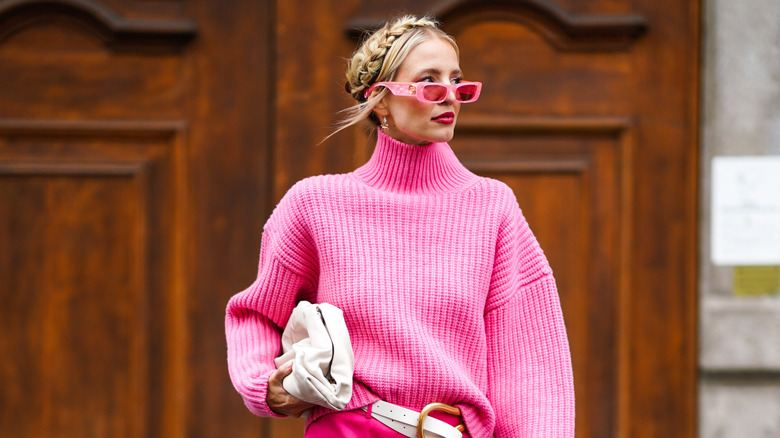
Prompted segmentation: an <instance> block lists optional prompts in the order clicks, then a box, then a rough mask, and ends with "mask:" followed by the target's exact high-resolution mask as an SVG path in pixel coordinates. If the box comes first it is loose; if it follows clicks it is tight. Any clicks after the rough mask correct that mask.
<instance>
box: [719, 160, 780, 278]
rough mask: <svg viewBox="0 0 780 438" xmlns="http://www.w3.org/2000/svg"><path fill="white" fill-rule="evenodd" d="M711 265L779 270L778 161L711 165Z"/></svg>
mask: <svg viewBox="0 0 780 438" xmlns="http://www.w3.org/2000/svg"><path fill="white" fill-rule="evenodd" d="M711 225H712V235H711V243H712V251H711V252H712V262H713V263H714V264H716V265H732V266H759V265H780V156H755V157H754V156H750V157H746V156H741V157H728V156H723V157H715V158H714V159H713V160H712V223H711Z"/></svg>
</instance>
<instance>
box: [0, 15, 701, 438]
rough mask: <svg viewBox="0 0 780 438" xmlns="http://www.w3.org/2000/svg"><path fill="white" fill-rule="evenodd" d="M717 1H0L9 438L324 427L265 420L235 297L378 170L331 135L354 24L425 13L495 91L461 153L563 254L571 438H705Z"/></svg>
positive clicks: (2, 289)
mask: <svg viewBox="0 0 780 438" xmlns="http://www.w3.org/2000/svg"><path fill="white" fill-rule="evenodd" d="M698 8H699V6H698V2H697V1H695V0H690V1H682V2H679V1H671V0H666V1H656V0H632V1H628V0H593V1H589V2H580V1H576V0H516V1H498V0H487V1H469V0H462V1H443V0H442V1H438V0H429V1H412V0H397V1H395V2H379V1H373V0H372V1H358V0H348V1H341V2H336V1H333V0H323V1H317V2H309V1H303V0H286V1H277V2H272V1H256V0H251V1H250V0H244V1H240V0H234V1H228V2H217V1H209V0H191V1H187V2H184V1H180V0H166V1H157V2H152V1H147V0H102V1H98V0H48V1H43V0H0V357H2V358H3V364H4V365H3V367H0V387H2V388H3V391H2V395H1V396H0V435H2V436H15V437H16V436H19V437H28V436H29V437H37V436H63V437H91V436H101V437H102V436H132V437H135V436H138V437H141V436H143V437H146V436H166V437H169V436H174V437H175V436H182V437H184V436H187V437H199V436H202V437H211V436H237V437H241V436H263V437H274V438H282V437H296V436H301V435H302V434H301V432H300V427H301V421H300V420H261V419H257V418H255V417H253V416H252V415H251V414H250V413H249V412H248V411H247V410H246V409H245V408H244V407H243V405H242V403H241V401H240V398H239V397H238V395H237V394H236V393H235V391H234V390H233V388H232V386H231V385H230V382H229V379H228V376H227V369H226V363H225V342H224V331H223V324H224V319H223V318H224V306H225V304H226V302H227V299H228V298H229V297H230V296H231V295H232V294H233V293H235V292H237V291H239V290H241V289H242V288H243V287H245V286H246V285H247V284H249V283H250V282H251V281H252V279H253V277H254V275H255V270H256V263H257V251H258V249H259V242H260V228H261V226H262V224H263V222H264V221H265V220H266V218H267V217H268V214H269V213H270V210H271V208H272V207H273V205H274V204H275V202H276V201H277V200H278V199H279V198H280V197H281V196H282V195H283V194H284V192H285V191H286V190H287V188H288V187H289V186H290V185H292V184H293V183H294V182H295V181H297V180H299V179H301V178H303V177H306V176H309V175H312V174H317V173H332V172H345V171H349V170H351V169H354V168H355V167H357V166H359V165H360V164H362V163H363V162H365V160H366V159H367V158H368V156H369V154H370V152H371V146H370V144H371V143H370V140H369V139H367V138H366V136H365V135H364V134H363V133H362V132H361V131H360V130H358V129H352V130H349V131H347V132H345V133H343V134H340V135H338V136H336V137H334V138H332V139H331V140H329V141H327V142H325V143H323V144H319V142H320V141H321V140H322V138H323V137H324V136H325V135H327V134H328V133H329V130H330V126H331V124H332V122H333V121H334V120H335V118H336V116H335V113H336V112H337V111H338V110H339V109H342V108H344V107H345V106H347V105H349V104H350V102H349V100H348V99H347V96H346V94H345V93H344V92H343V90H342V89H341V86H340V84H343V81H344V79H343V69H344V61H343V58H345V57H348V56H349V54H350V53H351V51H352V50H353V48H354V46H355V43H356V36H357V33H356V32H355V31H354V29H355V28H361V27H372V26H375V25H377V24H378V20H381V18H385V17H387V16H389V15H392V14H395V13H397V12H398V11H401V10H404V9H406V10H409V11H411V12H413V13H417V14H422V13H424V12H426V11H428V12H432V13H434V15H436V16H437V17H439V18H440V19H441V20H442V21H443V22H444V25H445V26H444V27H445V30H447V31H448V32H450V33H452V34H453V35H454V36H455V37H456V39H457V40H458V42H459V44H460V47H461V54H462V59H461V64H462V67H463V69H464V70H465V72H466V74H467V76H468V77H469V78H473V79H475V80H481V81H483V82H484V83H485V88H484V91H483V97H482V98H481V99H480V101H479V102H478V103H475V104H473V105H469V106H466V107H464V109H463V111H462V112H461V120H460V121H459V126H458V128H457V132H456V137H455V140H454V141H453V142H452V144H453V147H454V149H455V151H456V153H457V154H458V155H459V157H460V158H461V159H462V161H463V162H464V163H465V164H466V165H467V166H469V167H470V168H471V169H472V170H474V171H475V172H477V173H479V174H483V175H486V176H491V177H495V178H499V179H501V180H503V181H505V182H507V183H508V184H509V185H510V186H511V187H512V188H513V189H514V190H515V193H516V194H517V196H518V198H519V200H520V203H521V206H522V207H523V210H524V213H525V215H526V216H527V217H528V219H529V222H530V223H531V226H532V228H533V229H534V231H535V232H536V234H537V236H538V237H539V239H540V241H541V243H542V245H543V247H544V248H545V251H546V253H547V254H548V256H549V258H550V261H551V264H552V266H553V269H554V270H555V273H556V278H557V280H558V282H559V286H560V293H561V299H562V303H563V307H564V312H565V316H566V321H567V326H568V329H569V336H570V341H571V346H572V353H573V357H574V367H575V386H576V394H577V410H578V413H577V436H578V437H598V438H602V437H621V438H628V437H631V438H634V437H639V438H641V437H657V436H668V437H691V436H695V388H696V387H695V384H696V372H695V353H696V345H695V310H696V309H695V302H696V293H695V291H696V285H695V279H696V276H695V266H696V265H695V261H696V257H695V255H696V238H695V236H696V234H697V231H696V208H695V206H696V203H697V201H696V199H697V198H696V181H697V171H696V167H697V133H696V128H697V122H698V120H697V111H696V108H697V100H698V95H697V89H698V61H697V53H698V34H699V28H698V15H699V9H698ZM302 11H305V12H306V13H302Z"/></svg>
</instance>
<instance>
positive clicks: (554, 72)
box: [273, 0, 699, 438]
mask: <svg viewBox="0 0 780 438" xmlns="http://www.w3.org/2000/svg"><path fill="white" fill-rule="evenodd" d="M304 7H305V8H307V10H309V11H310V12H311V15H307V16H301V15H300V14H298V13H297V11H299V10H301V9H302V8H304ZM278 8H279V9H278V20H279V23H280V24H279V27H278V39H277V51H278V61H279V74H280V76H279V77H280V78H284V79H283V80H280V82H279V87H278V92H279V99H278V101H277V110H276V113H277V120H276V130H277V134H276V141H277V146H279V145H283V144H284V145H288V146H291V147H292V148H294V149H292V150H291V151H287V152H284V153H283V154H284V155H279V156H277V157H278V158H279V159H281V160H282V161H281V162H277V166H278V167H277V168H279V169H282V173H278V174H277V185H276V189H277V192H275V196H276V197H278V196H281V194H282V193H283V191H284V190H285V189H286V188H287V187H289V185H291V184H292V183H293V182H294V181H295V180H297V179H299V178H302V177H305V176H307V175H309V174H312V173H321V172H335V171H346V170H349V169H351V168H353V167H355V166H358V165H360V164H362V162H364V161H365V160H366V159H367V157H368V155H369V154H370V152H371V146H370V145H371V140H370V139H367V138H366V136H365V135H363V134H362V133H361V132H360V130H358V129H355V130H353V131H351V132H350V133H348V134H342V135H339V136H337V137H335V138H334V139H332V140H331V141H329V142H327V143H325V144H323V145H321V146H315V145H316V144H317V142H319V140H320V139H321V138H322V137H323V136H324V135H325V134H326V133H327V127H328V126H329V125H330V124H331V123H332V121H333V114H334V113H335V111H337V110H338V109H341V108H343V107H344V106H346V105H349V104H350V102H349V100H348V99H346V97H345V96H344V93H343V91H341V90H340V87H338V86H337V85H338V84H340V83H343V79H342V77H343V76H342V74H343V73H342V72H343V70H344V65H343V64H344V63H343V61H342V59H343V58H346V57H348V56H349V55H350V53H351V51H352V50H353V48H354V46H355V43H356V39H357V38H358V37H359V36H360V32H359V31H358V30H356V29H361V28H374V27H376V26H378V25H379V24H380V23H381V21H382V20H383V19H384V18H386V17H388V16H392V15H394V14H397V13H398V12H399V11H409V12H412V13H415V14H418V15H421V14H424V13H426V12H429V13H432V14H433V15H435V16H436V17H437V18H439V19H440V20H441V21H442V22H443V23H444V29H445V30H446V31H448V32H449V33H451V34H452V35H454V36H455V38H456V40H457V41H458V43H459V46H460V52H461V67H462V68H463V70H464V72H465V73H466V78H468V79H471V80H480V81H483V82H484V89H483V95H482V97H481V98H480V101H479V102H477V103H475V104H470V105H467V106H464V107H463V108H462V110H461V114H460V118H459V121H458V126H457V128H456V134H455V139H454V140H453V141H452V145H453V148H454V150H455V152H456V153H457V154H458V156H459V157H460V159H461V161H463V162H464V164H465V165H466V166H467V167H469V168H470V169H472V170H473V171H474V172H476V173H478V174H481V175H485V176H490V177H494V178H497V179H500V180H503V181H505V182H506V183H507V184H509V185H510V186H511V187H512V188H513V189H514V191H515V193H516V195H517V197H518V199H519V201H520V204H521V207H522V208H523V211H524V214H525V215H526V217H527V218H528V220H529V222H530V224H531V227H532V229H533V230H534V231H535V233H536V234H537V236H538V238H539V240H540V241H541V244H542V247H543V248H544V249H545V252H546V253H547V255H548V257H549V259H550V262H551V264H552V267H553V270H554V271H555V274H556V278H557V281H558V284H559V288H560V295H561V300H562V305H563V308H564V313H565V317H566V323H567V327H568V333H569V337H570V342H571V348H572V356H573V361H574V375H575V391H576V396H577V425H576V427H577V436H578V437H579V438H587V437H592V438H605V437H626V438H628V437H631V438H637V437H648V438H650V437H653V438H654V437H659V436H664V437H667V436H668V437H685V438H688V437H692V436H695V418H696V413H695V405H696V401H695V397H696V336H695V333H696V332H695V327H696V324H695V320H696V304H695V303H696V285H695V283H696V235H697V229H696V224H697V222H696V204H697V197H696V183H697V170H696V169H697V141H698V140H697V139H698V137H697V126H698V119H697V117H698V116H697V102H698V94H697V90H698V80H699V79H698V55H697V54H698V35H699V27H698V20H699V5H698V2H697V1H695V0H692V1H682V2H680V1H657V0H634V1H627V0H625V1H623V0H594V1H589V2H581V1H577V0H517V1H498V0H492V1H491V0H488V1H468V0H463V1H435V0H431V1H411V0H409V1H395V2H380V1H351V2H328V1H325V2H317V5H316V6H313V5H310V4H309V2H304V1H300V0H299V1H289V2H280V3H279V6H278ZM293 24H294V25H293ZM300 29H310V30H309V31H306V32H300ZM301 65H306V66H307V67H308V68H307V69H301V68H300V66H301ZM311 78H318V80H315V81H312V80H311ZM293 98H294V99H293ZM301 111H302V112H301ZM301 113H302V114H304V115H305V116H304V117H303V120H305V121H306V127H301V125H300V123H299V120H300V115H301ZM292 151H297V152H298V153H299V154H301V155H302V156H306V157H310V159H307V160H306V161H304V163H303V165H301V163H300V162H296V161H294V160H291V159H289V157H291V156H292V154H293V153H294V152H292ZM288 423H289V424H286V423H274V424H275V426H273V427H274V428H276V429H275V430H278V431H281V430H284V431H285V433H288V434H290V435H289V436H299V435H294V432H292V430H293V429H294V428H297V427H300V425H299V424H295V422H291V421H288Z"/></svg>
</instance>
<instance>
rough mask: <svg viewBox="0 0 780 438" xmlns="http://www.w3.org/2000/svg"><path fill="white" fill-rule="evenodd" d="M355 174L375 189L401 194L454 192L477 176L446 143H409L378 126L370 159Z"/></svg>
mask: <svg viewBox="0 0 780 438" xmlns="http://www.w3.org/2000/svg"><path fill="white" fill-rule="evenodd" d="M354 175H355V176H356V177H357V178H358V179H359V180H361V181H363V182H364V183H365V184H367V185H369V186H371V187H374V188H376V189H379V190H385V191H389V192H394V193H403V194H433V193H447V192H453V191H456V190H457V189H458V188H461V187H464V186H465V185H466V184H468V183H469V182H471V181H473V180H474V178H476V177H477V176H476V175H474V174H473V173H471V172H470V171H469V170H468V169H466V168H465V167H464V166H463V165H462V164H461V163H460V161H458V158H457V157H456V156H455V153H454V152H453V151H452V149H451V148H450V146H449V145H448V144H447V143H444V142H440V143H430V144H427V145H409V144H406V143H402V142H400V141H398V140H395V139H394V138H392V137H390V136H389V135H387V134H385V133H383V132H382V130H380V129H377V141H376V147H375V149H374V153H373V155H372V156H371V159H370V160H368V162H367V163H366V164H364V165H363V166H362V167H360V168H358V169H357V170H355V172H354Z"/></svg>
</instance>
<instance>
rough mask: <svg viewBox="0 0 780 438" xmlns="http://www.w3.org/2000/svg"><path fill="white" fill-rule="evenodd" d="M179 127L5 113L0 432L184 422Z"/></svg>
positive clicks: (101, 430) (102, 432) (143, 432)
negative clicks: (177, 406) (174, 408)
mask: <svg viewBox="0 0 780 438" xmlns="http://www.w3.org/2000/svg"><path fill="white" fill-rule="evenodd" d="M180 128H181V126H179V125H172V126H170V127H168V129H161V127H160V126H155V125H153V126H144V125H143V124H138V125H135V126H133V127H131V126H129V125H123V124H116V123H100V122H98V123H61V122H47V121H35V122H29V123H23V122H22V121H18V120H17V121H0V138H2V141H1V142H0V144H2V146H3V148H2V150H0V205H3V206H12V208H5V209H4V212H3V214H2V215H1V216H0V234H2V235H3V236H4V238H3V239H2V241H1V242H0V252H1V253H2V254H4V256H3V260H2V263H1V264H0V278H2V279H3V285H2V292H3V293H2V300H3V302H4V305H3V306H2V309H0V312H3V315H2V318H0V319H2V321H3V322H2V324H3V333H4V337H3V339H4V340H5V342H3V343H2V344H1V345H2V346H3V351H2V354H3V357H4V358H6V359H5V363H6V367H4V374H3V375H2V382H0V384H2V386H3V387H4V388H9V391H4V392H3V400H2V406H7V407H9V409H3V410H2V411H1V412H2V415H3V417H4V418H6V420H7V421H3V422H2V426H0V428H12V429H10V430H3V431H2V432H4V433H3V435H4V436H5V435H8V436H95V437H100V436H164V433H163V432H164V430H165V428H167V427H170V424H171V423H175V422H177V421H179V422H180V421H181V419H177V418H175V417H174V416H168V417H164V416H163V415H164V413H165V412H166V409H167V408H166V405H170V404H171V403H173V402H174V400H175V399H176V396H177V391H178V390H177V389H176V387H177V386H179V385H182V384H183V382H182V380H181V376H178V377H177V376H176V375H175V374H174V371H175V370H177V369H181V368H182V366H183V365H182V363H183V361H184V360H185V357H184V355H183V353H184V350H183V345H180V344H179V343H178V342H177V340H178V339H180V338H181V336H182V334H183V331H184V330H185V328H184V327H183V326H182V325H181V321H182V320H183V319H182V315H181V312H182V310H183V306H182V303H181V302H180V300H181V290H180V289H179V288H180V286H177V283H178V281H177V280H179V279H177V278H176V276H177V273H178V270H177V269H176V261H175V257H176V256H177V255H179V251H178V249H177V246H178V243H177V239H178V237H177V233H176V232H175V231H173V230H174V229H175V227H174V223H175V221H176V220H177V216H178V214H177V212H176V204H177V201H176V199H177V197H176V193H177V191H179V190H181V188H180V187H178V186H177V185H178V184H179V183H178V181H179V180H178V179H177V175H178V174H180V169H177V166H180V163H178V162H176V160H175V158H174V157H176V156H177V155H178V154H177V148H178V147H180V146H181V141H180V139H181V131H180V130H179V129H180ZM17 352H20V353H21V354H17ZM5 432H8V433H5Z"/></svg>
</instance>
